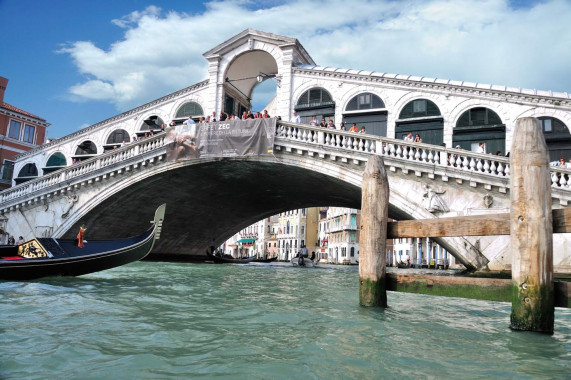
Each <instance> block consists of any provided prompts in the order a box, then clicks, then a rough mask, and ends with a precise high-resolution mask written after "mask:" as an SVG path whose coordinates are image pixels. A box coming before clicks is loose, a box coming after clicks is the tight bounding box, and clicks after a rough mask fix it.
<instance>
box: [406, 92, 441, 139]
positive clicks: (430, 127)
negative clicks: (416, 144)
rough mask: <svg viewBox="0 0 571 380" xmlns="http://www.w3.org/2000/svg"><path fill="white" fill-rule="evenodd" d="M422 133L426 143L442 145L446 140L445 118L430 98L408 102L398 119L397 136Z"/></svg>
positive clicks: (421, 135)
mask: <svg viewBox="0 0 571 380" xmlns="http://www.w3.org/2000/svg"><path fill="white" fill-rule="evenodd" d="M409 132H410V133H412V135H413V136H415V135H417V134H418V135H420V138H421V139H422V142H423V143H425V144H433V145H440V144H442V143H443V142H444V118H443V117H442V115H441V113H440V109H439V108H438V106H437V105H436V104H434V102H432V101H430V100H428V99H415V100H413V101H411V102H408V103H407V104H406V105H405V106H404V107H403V109H402V111H401V112H400V114H399V118H398V120H397V121H396V132H395V138H397V139H402V138H404V137H405V136H406V135H408V133H409Z"/></svg>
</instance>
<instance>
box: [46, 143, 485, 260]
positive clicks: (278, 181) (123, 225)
mask: <svg viewBox="0 0 571 380" xmlns="http://www.w3.org/2000/svg"><path fill="white" fill-rule="evenodd" d="M316 163H317V162H316V159H315V157H307V156H300V155H297V154H285V155H279V156H277V157H275V158H273V157H248V158H245V157H242V158H233V159H200V160H195V161H186V162H175V163H164V164H160V165H156V166H154V165H151V166H150V167H148V168H147V169H145V170H141V171H139V170H138V171H137V175H136V176H131V175H122V176H119V177H115V178H117V181H116V182H113V181H110V182H107V183H108V184H107V186H105V187H103V188H101V187H98V188H97V189H96V194H97V197H94V196H93V195H90V194H89V191H87V192H85V193H83V195H81V196H83V197H84V198H82V199H81V200H80V202H78V203H77V206H76V207H77V208H76V209H74V212H73V213H71V214H69V216H68V217H67V218H65V219H62V223H61V224H59V225H58V226H57V228H56V229H55V230H54V233H53V236H56V237H61V236H63V237H66V238H72V237H73V236H74V235H75V234H76V233H77V231H76V230H77V228H79V226H80V225H82V224H85V225H86V226H87V228H88V229H89V231H90V235H91V236H92V238H94V239H107V238H117V237H120V236H125V235H130V234H132V233H135V232H136V231H140V230H141V229H144V228H145V227H146V224H145V222H146V220H147V218H148V215H147V214H149V213H150V214H152V212H153V211H154V207H156V206H157V205H158V204H160V203H165V202H166V203H167V204H170V205H171V207H170V208H168V210H171V211H167V213H168V215H167V220H169V222H166V223H165V226H164V229H163V233H164V238H165V239H164V240H163V241H162V242H161V243H159V245H158V246H157V251H158V252H164V253H174V252H180V251H181V246H182V248H185V247H184V244H187V243H185V242H187V241H191V242H192V247H188V253H189V254H194V255H202V254H203V253H204V251H203V248H205V247H207V246H208V245H209V244H210V241H211V239H212V238H213V237H215V238H216V243H221V242H223V241H225V240H226V239H227V238H229V237H230V236H231V235H233V234H234V233H235V232H236V231H239V230H241V229H243V228H245V227H247V226H248V225H250V224H252V223H254V222H256V221H258V220H261V219H263V218H265V217H269V216H271V215H276V214H279V213H280V212H285V211H288V210H291V209H300V208H305V207H319V206H325V205H331V206H339V207H349V208H357V209H358V208H360V202H361V190H360V186H361V181H362V170H364V165H363V164H362V163H361V164H359V165H353V166H349V167H348V166H347V165H345V164H343V163H342V162H336V161H332V160H329V159H327V160H319V161H318V163H319V164H318V165H316ZM277 172H279V173H280V174H279V176H278V175H276V173H277ZM391 181H392V180H391ZM300 183H303V186H299V184H300ZM82 186H83V185H82ZM404 187H406V194H401V193H400V191H401V190H400V188H399V185H396V187H395V188H394V189H393V188H391V199H390V205H389V215H390V216H391V217H392V218H395V219H399V220H405V219H412V218H421V219H424V218H432V217H434V216H433V215H432V214H431V213H429V212H428V211H426V210H425V209H424V207H423V206H422V204H420V203H419V202H421V199H422V193H421V194H417V196H416V197H414V196H412V192H415V191H417V190H418V189H416V187H417V186H415V189H416V190H413V189H412V188H410V186H404ZM403 191H404V190H403ZM118 205H120V206H118ZM208 205H211V206H208ZM212 205H214V206H212ZM205 207H208V209H206V208H205ZM229 210H232V211H231V212H230V213H229V212H228V211H229ZM125 215H130V218H128V219H129V220H128V221H126V220H125V219H126V218H125ZM108 225H114V226H120V227H119V228H117V229H115V228H114V229H113V230H112V231H109V230H108V229H107V228H106V226H108ZM190 237H192V239H191V240H189V239H190ZM442 240H443V241H442V242H440V241H439V240H436V241H437V242H439V244H440V245H441V246H443V247H445V248H446V249H448V250H449V251H450V252H451V253H453V252H464V251H465V247H466V246H467V245H468V244H469V242H468V241H467V240H466V239H463V238H456V239H442ZM197 247H198V248H197ZM177 250H178V251H177ZM183 251H184V250H183ZM184 252H187V251H184ZM455 256H456V257H457V258H458V260H459V261H460V262H462V263H466V264H467V265H470V264H471V263H473V262H474V257H473V256H474V255H472V256H469V259H467V258H466V257H464V256H462V254H458V255H455ZM480 256H481V254H480ZM484 265H485V263H484Z"/></svg>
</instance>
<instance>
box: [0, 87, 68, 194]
mask: <svg viewBox="0 0 571 380" xmlns="http://www.w3.org/2000/svg"><path fill="white" fill-rule="evenodd" d="M7 87H8V79H7V78H3V77H0V163H1V165H2V167H1V179H0V190H3V189H6V188H8V187H10V186H11V185H12V179H13V178H17V179H18V180H16V181H15V184H18V183H20V182H22V181H25V180H26V179H28V178H35V177H37V176H38V175H39V173H38V168H37V167H36V166H35V165H27V166H26V165H23V166H21V167H19V168H18V172H16V173H14V163H15V162H16V156H18V155H19V154H22V153H24V152H27V151H29V150H32V149H34V148H36V147H38V146H40V145H42V144H43V143H44V141H45V139H46V128H47V127H48V126H49V124H48V123H47V122H46V120H45V119H42V118H41V117H39V116H36V115H33V114H31V113H29V112H27V111H24V110H22V109H20V108H17V107H14V106H13V105H11V104H8V103H6V102H4V94H5V92H6V88H7ZM58 158H59V159H58ZM47 165H57V166H65V165H66V163H65V157H54V159H53V160H52V161H50V162H46V166H47Z"/></svg>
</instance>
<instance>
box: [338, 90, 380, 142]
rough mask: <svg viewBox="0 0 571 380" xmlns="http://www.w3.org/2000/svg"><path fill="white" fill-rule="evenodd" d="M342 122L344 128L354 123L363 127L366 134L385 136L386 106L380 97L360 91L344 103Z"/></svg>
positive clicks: (369, 92)
mask: <svg viewBox="0 0 571 380" xmlns="http://www.w3.org/2000/svg"><path fill="white" fill-rule="evenodd" d="M344 103H345V104H344V105H343V108H342V112H343V122H344V123H345V124H346V128H347V129H349V127H348V126H349V125H351V124H353V123H356V124H357V125H358V127H361V126H364V127H365V128H366V130H367V133H368V134H373V135H377V136H383V137H386V136H387V114H388V111H387V110H386V108H387V107H386V104H385V102H384V100H383V99H382V97H381V96H379V95H378V94H376V93H374V92H371V91H361V92H358V93H357V94H355V95H353V96H352V97H351V98H349V100H347V101H346V102H344Z"/></svg>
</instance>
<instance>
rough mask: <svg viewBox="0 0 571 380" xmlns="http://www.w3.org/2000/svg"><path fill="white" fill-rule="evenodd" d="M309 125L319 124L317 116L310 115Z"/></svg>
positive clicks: (315, 125)
mask: <svg viewBox="0 0 571 380" xmlns="http://www.w3.org/2000/svg"><path fill="white" fill-rule="evenodd" d="M309 125H311V126H313V127H317V126H318V125H319V122H318V121H317V116H315V115H313V116H312V117H311V121H310V122H309Z"/></svg>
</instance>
